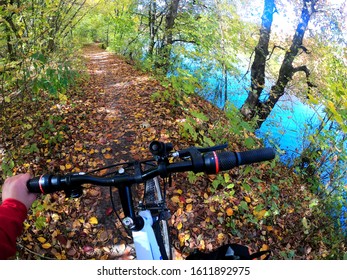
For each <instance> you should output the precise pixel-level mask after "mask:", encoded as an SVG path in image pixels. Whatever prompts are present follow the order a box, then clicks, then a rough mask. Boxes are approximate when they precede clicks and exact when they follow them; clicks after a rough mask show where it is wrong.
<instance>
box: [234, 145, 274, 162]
mask: <svg viewBox="0 0 347 280" xmlns="http://www.w3.org/2000/svg"><path fill="white" fill-rule="evenodd" d="M236 156H237V161H238V165H244V164H251V163H256V162H261V161H266V160H272V159H274V158H275V156H276V154H275V150H274V149H273V148H262V149H257V150H250V151H246V152H239V153H236Z"/></svg>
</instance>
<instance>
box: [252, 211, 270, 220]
mask: <svg viewBox="0 0 347 280" xmlns="http://www.w3.org/2000/svg"><path fill="white" fill-rule="evenodd" d="M266 212H267V211H266V210H265V209H263V210H260V211H259V212H258V211H253V215H254V216H255V217H256V218H257V219H258V220H261V219H262V218H263V217H264V215H265V214H266Z"/></svg>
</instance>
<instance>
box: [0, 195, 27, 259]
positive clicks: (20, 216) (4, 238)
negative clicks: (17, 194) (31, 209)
mask: <svg viewBox="0 0 347 280" xmlns="http://www.w3.org/2000/svg"><path fill="white" fill-rule="evenodd" d="M26 216H27V208H26V206H25V205H24V204H23V203H22V202H20V201H18V200H15V199H12V198H9V199H6V200H5V201H4V202H3V204H2V205H0V259H2V260H3V259H7V258H9V257H11V256H13V255H14V254H15V253H16V240H17V237H18V236H19V235H20V234H21V233H22V230H23V221H24V220H25V218H26Z"/></svg>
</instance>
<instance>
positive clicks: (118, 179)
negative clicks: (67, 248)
mask: <svg viewBox="0 0 347 280" xmlns="http://www.w3.org/2000/svg"><path fill="white" fill-rule="evenodd" d="M226 146H227V145H220V146H215V147H209V148H196V147H190V148H187V149H184V150H181V151H177V152H171V150H172V149H173V145H171V144H168V143H163V142H159V141H153V142H152V143H151V144H150V151H151V152H152V154H153V156H154V158H155V160H156V162H157V165H156V167H153V168H150V169H148V170H145V171H143V170H142V169H141V167H140V165H141V164H139V162H133V163H127V164H129V165H131V166H133V167H135V172H134V174H126V173H121V174H113V175H112V176H108V177H98V176H91V175H88V174H86V173H72V174H66V175H52V174H46V175H42V176H39V177H35V178H33V179H31V180H29V181H28V182H27V187H28V190H29V191H30V192H33V193H43V194H46V193H52V192H56V191H61V190H64V191H65V192H67V193H68V194H69V195H71V196H74V197H77V196H79V195H81V194H82V191H81V190H82V187H81V185H83V184H94V185H99V186H115V187H119V186H122V185H132V184H134V183H143V182H145V181H147V180H149V179H151V178H154V177H156V176H161V177H163V178H164V177H168V176H169V174H171V173H177V172H185V171H193V172H195V173H198V172H205V173H207V174H216V173H218V172H220V171H226V170H230V169H232V168H234V167H237V166H240V165H245V164H252V163H257V162H261V161H267V160H272V159H274V158H275V151H274V149H272V148H262V149H256V150H250V151H245V152H217V151H218V150H221V149H224V148H226ZM170 157H173V158H174V157H176V158H180V159H181V160H180V161H179V162H174V163H170V162H169V160H168V158H170ZM144 162H146V161H143V162H140V163H144ZM105 168H107V167H105Z"/></svg>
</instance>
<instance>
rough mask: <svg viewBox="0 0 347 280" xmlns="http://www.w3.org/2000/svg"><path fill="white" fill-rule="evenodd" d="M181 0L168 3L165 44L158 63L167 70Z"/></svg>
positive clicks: (161, 49) (158, 65)
mask: <svg viewBox="0 0 347 280" xmlns="http://www.w3.org/2000/svg"><path fill="white" fill-rule="evenodd" d="M179 2H180V0H171V1H170V3H169V4H168V5H169V6H168V12H167V13H166V16H165V31H164V38H163V45H162V47H161V48H160V49H159V61H158V62H157V63H156V67H157V68H162V69H163V70H164V71H165V72H167V71H168V69H169V66H170V56H171V47H172V44H173V28H174V26H175V20H176V18H177V14H178V5H179Z"/></svg>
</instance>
